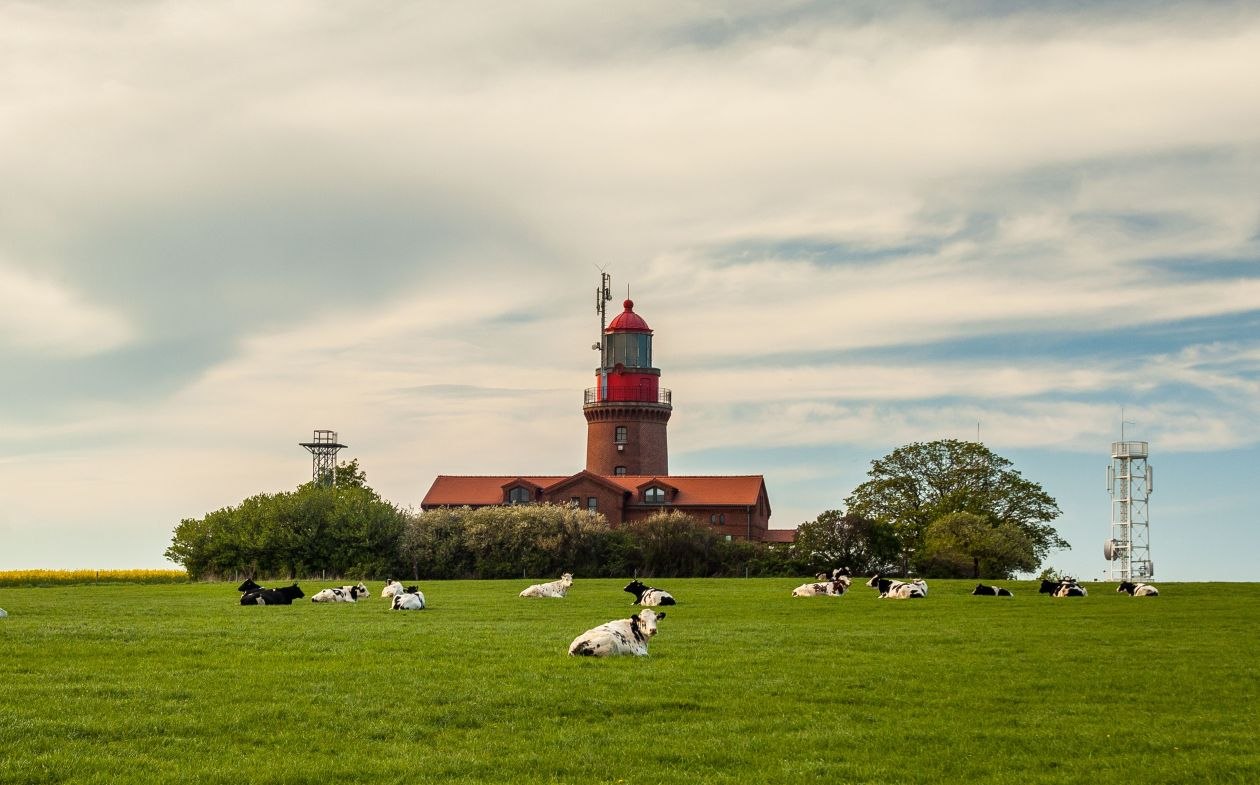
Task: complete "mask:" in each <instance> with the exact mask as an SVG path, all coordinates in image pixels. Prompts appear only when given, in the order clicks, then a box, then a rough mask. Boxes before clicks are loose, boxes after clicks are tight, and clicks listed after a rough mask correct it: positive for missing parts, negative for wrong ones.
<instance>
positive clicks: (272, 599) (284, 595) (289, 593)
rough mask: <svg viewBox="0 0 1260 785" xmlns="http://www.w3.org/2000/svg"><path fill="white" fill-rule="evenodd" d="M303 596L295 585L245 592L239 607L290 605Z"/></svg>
mask: <svg viewBox="0 0 1260 785" xmlns="http://www.w3.org/2000/svg"><path fill="white" fill-rule="evenodd" d="M305 596H306V594H305V593H303V592H302V590H301V589H300V588H298V585H297V584H296V583H295V584H293V585H292V586H282V587H280V588H279V589H259V590H257V591H251V592H246V593H245V595H244V596H243V597H241V605H292V604H293V601H294V600H297V599H301V598H302V597H305Z"/></svg>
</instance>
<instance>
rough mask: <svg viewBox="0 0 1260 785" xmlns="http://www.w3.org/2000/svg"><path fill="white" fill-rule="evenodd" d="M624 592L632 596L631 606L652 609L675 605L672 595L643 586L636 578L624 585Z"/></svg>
mask: <svg viewBox="0 0 1260 785" xmlns="http://www.w3.org/2000/svg"><path fill="white" fill-rule="evenodd" d="M626 591H628V592H630V593H631V594H633V595H634V602H632V603H630V604H631V605H642V606H644V607H645V608H646V607H652V606H655V605H677V604H678V603H677V602H675V601H674V595H672V594H670V593H669V592H667V591H665V590H664V589H654V588H652V587H651V586H645V585H643V582H642V581H640V580H639V579H638V578H635V579H634V580H632V581H630V582H629V583H627V584H626Z"/></svg>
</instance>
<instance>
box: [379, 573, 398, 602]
mask: <svg viewBox="0 0 1260 785" xmlns="http://www.w3.org/2000/svg"><path fill="white" fill-rule="evenodd" d="M402 591H403V585H402V584H401V583H399V582H398V581H396V580H394V579H393V578H390V579H389V580H387V581H385V588H383V589H381V597H382V598H389V597H394V596H396V595H399V594H402Z"/></svg>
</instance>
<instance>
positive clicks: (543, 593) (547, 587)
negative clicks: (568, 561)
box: [521, 572, 573, 598]
mask: <svg viewBox="0 0 1260 785" xmlns="http://www.w3.org/2000/svg"><path fill="white" fill-rule="evenodd" d="M572 585H573V573H571V572H566V573H565V574H564V575H561V576H560V580H558V581H552V582H551V583H536V584H534V585H533V586H530V587H529V588H528V589H525V590H524V591H522V592H521V596H522V597H557V598H559V597H564V596H565V595H566V594H568V593H569V587H570V586H572Z"/></svg>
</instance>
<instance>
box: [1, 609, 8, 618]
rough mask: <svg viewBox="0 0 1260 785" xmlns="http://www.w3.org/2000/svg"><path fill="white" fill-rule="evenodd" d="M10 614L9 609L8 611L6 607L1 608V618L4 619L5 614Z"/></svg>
mask: <svg viewBox="0 0 1260 785" xmlns="http://www.w3.org/2000/svg"><path fill="white" fill-rule="evenodd" d="M8 615H9V612H8V611H6V610H5V609H4V608H0V619H3V618H4V617H5V616H8Z"/></svg>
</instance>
